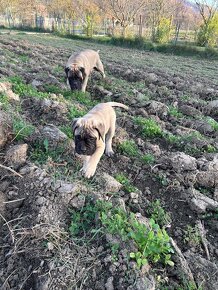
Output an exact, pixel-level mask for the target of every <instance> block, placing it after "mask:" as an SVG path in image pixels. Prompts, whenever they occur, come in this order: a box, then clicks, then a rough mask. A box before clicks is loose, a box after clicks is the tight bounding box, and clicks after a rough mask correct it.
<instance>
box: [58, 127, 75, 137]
mask: <svg viewBox="0 0 218 290" xmlns="http://www.w3.org/2000/svg"><path fill="white" fill-rule="evenodd" d="M59 129H60V130H61V131H62V132H63V133H64V134H66V135H67V137H68V138H69V139H73V131H72V127H71V126H68V125H64V126H61V127H60V128H59Z"/></svg>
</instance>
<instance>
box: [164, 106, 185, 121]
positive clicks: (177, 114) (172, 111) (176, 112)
mask: <svg viewBox="0 0 218 290" xmlns="http://www.w3.org/2000/svg"><path fill="white" fill-rule="evenodd" d="M168 113H169V115H170V116H173V117H175V118H178V119H179V118H182V117H184V116H183V114H182V113H181V112H179V110H178V108H176V107H173V106H169V111H168Z"/></svg>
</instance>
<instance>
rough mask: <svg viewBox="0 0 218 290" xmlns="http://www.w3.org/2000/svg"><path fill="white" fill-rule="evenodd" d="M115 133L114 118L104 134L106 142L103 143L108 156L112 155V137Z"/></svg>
mask: <svg viewBox="0 0 218 290" xmlns="http://www.w3.org/2000/svg"><path fill="white" fill-rule="evenodd" d="M114 133H115V120H114V121H113V122H111V127H110V129H109V131H108V133H107V135H106V141H105V142H106V144H105V147H106V148H105V154H106V155H108V156H113V154H114V151H113V149H112V139H113V137H114Z"/></svg>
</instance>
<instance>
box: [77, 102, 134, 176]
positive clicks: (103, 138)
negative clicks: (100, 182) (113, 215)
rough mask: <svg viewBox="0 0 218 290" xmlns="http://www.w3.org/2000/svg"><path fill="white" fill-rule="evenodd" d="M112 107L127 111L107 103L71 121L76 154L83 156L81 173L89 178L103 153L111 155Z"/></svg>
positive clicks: (125, 107) (121, 106) (113, 128)
mask: <svg viewBox="0 0 218 290" xmlns="http://www.w3.org/2000/svg"><path fill="white" fill-rule="evenodd" d="M113 107H120V108H124V109H125V110H128V107H127V106H125V105H123V104H120V103H116V102H108V103H101V104H98V105H96V106H95V107H94V108H93V109H91V110H90V111H89V112H88V113H87V114H86V115H85V116H83V117H82V118H77V119H74V120H73V124H72V127H73V133H74V136H75V150H76V153H78V154H80V155H84V161H83V167H82V169H81V170H82V172H83V174H84V176H85V177H87V178H90V177H92V176H93V175H94V174H95V171H96V167H97V164H98V162H99V160H100V158H101V156H102V155H103V153H104V151H105V153H106V154H107V155H108V156H112V155H113V153H114V152H113V149H112V138H113V136H114V133H115V123H116V113H115V111H114V109H113Z"/></svg>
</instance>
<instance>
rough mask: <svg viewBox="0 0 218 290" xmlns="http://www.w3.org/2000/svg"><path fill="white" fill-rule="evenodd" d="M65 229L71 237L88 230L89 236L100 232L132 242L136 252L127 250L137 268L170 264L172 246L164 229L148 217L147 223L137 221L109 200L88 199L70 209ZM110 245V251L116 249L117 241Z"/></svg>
mask: <svg viewBox="0 0 218 290" xmlns="http://www.w3.org/2000/svg"><path fill="white" fill-rule="evenodd" d="M97 218H98V220H97ZM99 222H100V224H99ZM69 230H70V233H71V235H72V237H73V238H75V237H77V238H78V237H79V238H82V237H85V236H86V235H87V234H88V233H89V234H92V238H93V236H94V235H97V234H98V233H100V232H101V233H103V234H107V233H110V234H112V235H114V236H119V237H120V238H121V240H122V241H125V243H132V242H133V243H134V244H135V246H136V248H137V251H136V252H131V253H129V256H130V258H132V259H134V260H136V262H137V265H138V267H139V268H140V267H141V266H142V265H145V264H147V263H148V262H152V263H157V262H162V263H164V264H166V265H171V266H173V262H172V261H171V254H172V253H173V249H172V247H171V245H170V238H169V236H168V234H167V232H166V231H165V230H164V229H161V228H160V227H159V225H158V224H156V223H155V221H154V220H152V219H151V220H150V221H149V224H148V225H145V224H142V223H140V222H139V221H138V220H137V219H136V217H135V215H134V214H133V213H127V212H126V211H124V209H123V208H121V207H117V206H116V207H115V206H113V204H112V203H110V202H106V201H97V202H95V203H94V202H93V201H92V202H88V203H86V205H85V206H84V207H83V208H82V209H81V210H80V211H75V210H73V211H71V224H70V228H69ZM111 247H112V248H111V251H112V253H113V254H114V253H117V252H118V250H119V244H116V245H111Z"/></svg>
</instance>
